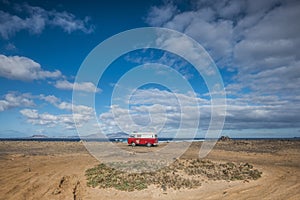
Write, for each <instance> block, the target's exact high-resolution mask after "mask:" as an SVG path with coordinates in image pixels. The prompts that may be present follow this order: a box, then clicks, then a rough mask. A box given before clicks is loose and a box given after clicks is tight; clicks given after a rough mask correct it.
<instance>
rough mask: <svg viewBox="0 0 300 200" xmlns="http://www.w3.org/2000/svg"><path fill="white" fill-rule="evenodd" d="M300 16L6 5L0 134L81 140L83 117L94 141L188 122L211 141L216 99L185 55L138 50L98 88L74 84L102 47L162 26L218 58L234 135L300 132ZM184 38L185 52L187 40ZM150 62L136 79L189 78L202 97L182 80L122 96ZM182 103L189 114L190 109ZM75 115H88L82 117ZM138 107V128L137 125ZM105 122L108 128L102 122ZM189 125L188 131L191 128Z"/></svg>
mask: <svg viewBox="0 0 300 200" xmlns="http://www.w3.org/2000/svg"><path fill="white" fill-rule="evenodd" d="M299 10H300V3H299V2H297V1H293V0H291V1H277V0H266V1H258V0H257V1H256V0H255V1H246V0H243V1H241V0H237V1H235V0H229V1H225V0H224V1H218V2H212V1H204V0H201V1H181V0H178V1H100V2H98V1H88V2H87V1H76V3H75V2H74V1H62V2H61V1H23V2H19V1H15V2H14V1H6V0H2V1H0V51H1V52H0V85H1V88H0V121H1V127H0V137H27V136H31V135H34V134H44V135H47V136H55V137H61V136H74V135H77V131H76V127H75V124H74V118H75V121H77V122H76V123H77V126H79V128H80V126H81V125H82V124H85V123H86V124H89V125H90V128H89V129H87V130H85V131H86V133H85V134H86V135H89V134H97V133H100V132H101V133H104V134H110V133H115V132H118V131H128V132H129V131H133V130H134V129H136V130H144V129H154V130H158V131H159V132H160V134H161V135H163V136H169V135H172V134H173V133H174V132H176V130H177V129H178V126H179V124H180V120H182V119H185V121H186V122H187V121H189V122H194V121H197V119H198V118H197V117H198V116H199V115H200V122H199V126H198V131H197V135H198V136H199V137H204V135H205V133H206V130H207V128H208V125H209V120H210V118H211V101H210V100H211V94H210V93H209V90H208V88H207V86H206V83H205V81H204V80H203V77H202V76H201V75H200V74H199V73H198V72H197V70H195V68H194V67H193V66H192V65H191V64H190V63H189V62H188V61H187V60H184V59H183V58H182V57H180V56H178V55H175V54H172V53H170V52H166V51H162V50H157V49H140V50H136V51H133V52H129V53H127V54H125V55H120V57H119V58H118V59H116V60H115V61H114V62H113V63H112V64H111V65H110V66H108V68H107V70H106V71H105V73H104V74H103V76H102V77H101V79H100V81H99V83H98V84H94V83H93V82H92V81H88V80H87V81H85V82H79V83H76V84H74V81H75V80H76V75H77V73H78V70H79V68H80V66H81V64H82V63H83V61H84V60H85V59H86V57H87V56H88V55H89V53H90V52H91V51H92V50H93V49H94V48H95V47H96V46H97V45H98V44H99V43H101V42H103V41H105V40H106V39H108V38H109V37H112V36H114V35H115V34H118V33H120V32H123V31H126V30H129V29H133V28H140V27H150V26H151V27H162V28H169V29H172V30H176V31H179V32H181V33H184V34H186V35H187V36H189V37H191V38H192V39H194V40H195V41H197V42H198V43H199V44H200V45H202V46H203V47H204V49H205V50H206V51H207V52H208V53H209V55H210V56H211V58H212V59H213V61H214V62H215V64H216V66H217V67H218V69H219V71H220V74H221V76H222V79H223V82H224V86H225V90H226V97H227V98H226V101H227V105H226V108H227V114H226V118H225V123H224V128H223V131H222V134H223V135H229V136H232V137H295V136H298V137H299V136H300V114H299V113H300V90H299V85H300V66H299V65H300V54H299V47H300V29H299V26H298V25H297V24H298V22H297V20H298V19H299V17H300V12H299ZM171 39H172V38H171ZM176 42H178V47H177V48H180V47H181V48H183V49H182V50H183V51H185V49H184V48H185V46H184V43H181V42H180V41H175V42H174V43H175V44H176ZM108 51H114V49H113V47H112V49H108ZM99 60H101V55H100V56H99ZM147 63H148V64H149V63H150V64H151V63H152V65H150V67H149V68H147V67H146V68H145V69H144V70H142V71H140V74H139V76H136V77H134V79H145V77H149V76H156V77H155V78H156V79H159V80H172V78H174V77H175V75H174V74H176V72H178V73H179V74H180V75H181V76H182V78H183V79H182V80H185V81H186V82H187V83H189V84H190V85H191V87H192V89H193V91H183V90H182V87H181V86H182V85H181V83H176V81H175V82H174V85H173V86H174V88H173V89H171V88H167V87H165V86H164V85H159V84H156V83H149V84H146V85H143V86H141V87H139V88H135V89H134V90H132V91H131V93H132V96H131V97H130V98H129V99H130V102H129V105H125V104H124V105H123V104H122V103H120V101H117V100H115V99H112V94H113V90H114V89H115V88H122V87H123V86H124V85H120V84H118V82H119V81H120V79H121V77H122V76H124V74H127V73H129V72H130V70H134V69H136V68H137V67H138V66H140V65H143V64H147ZM153 63H160V64H162V65H165V66H168V67H169V69H168V68H165V67H162V66H155V65H153ZM141 69H143V68H141ZM175 71H176V72H175ZM73 89H74V90H75V91H77V92H80V94H82V95H83V96H84V95H89V94H95V100H96V101H95V102H96V103H95V106H94V107H90V106H88V105H79V104H76V102H75V103H74V105H73V108H72V91H73ZM176 89H177V90H176ZM124 90H129V88H124ZM191 92H193V94H194V95H195V96H193V95H191ZM178 99H180V100H182V102H184V109H186V111H188V112H187V113H180V111H181V110H182V108H180V105H179V103H178ZM193 102H196V104H197V105H194V104H193ZM195 106H198V107H199V110H197V109H196V107H195ZM72 110H73V111H74V112H76V114H77V115H76V116H74V118H73V116H72ZM128 110H129V111H128ZM126 112H129V113H130V119H131V120H133V123H134V124H130V123H129V122H128V120H129V119H128V116H127V115H126V114H124V113H126ZM93 116H96V118H97V120H98V123H97V124H95V123H94V122H91V118H92V117H93ZM162 122H164V123H162ZM183 126H184V131H185V132H186V133H188V132H189V130H190V129H189V128H191V127H190V126H191V124H190V123H184V125H183Z"/></svg>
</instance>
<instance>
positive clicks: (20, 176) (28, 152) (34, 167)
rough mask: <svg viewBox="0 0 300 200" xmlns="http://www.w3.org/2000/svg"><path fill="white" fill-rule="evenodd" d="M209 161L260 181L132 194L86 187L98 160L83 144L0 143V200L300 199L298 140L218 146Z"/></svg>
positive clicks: (192, 153) (221, 182)
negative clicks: (248, 169) (255, 173)
mask: <svg viewBox="0 0 300 200" xmlns="http://www.w3.org/2000/svg"><path fill="white" fill-rule="evenodd" d="M119 145H121V146H122V148H125V149H126V148H130V147H128V146H126V145H125V144H119ZM200 145H201V143H193V144H192V145H191V147H190V148H189V150H188V151H187V152H186V153H185V154H184V155H183V156H182V157H183V158H195V157H196V156H197V154H198V151H199V146H200ZM137 148H138V149H136V151H147V150H148V148H146V147H137ZM178 148H180V144H178ZM131 150H132V149H131ZM151 150H153V149H151ZM154 150H155V149H154ZM206 159H209V160H212V161H216V162H221V161H222V162H229V161H230V162H236V163H239V162H249V163H251V164H252V165H254V167H255V168H257V169H259V170H260V171H261V172H262V177H261V178H259V179H258V180H250V181H248V180H247V181H225V180H216V181H207V180H206V181H203V183H202V184H201V186H199V187H198V188H195V189H181V190H174V189H168V190H167V191H164V190H162V189H161V188H157V187H156V186H154V185H151V186H149V187H148V188H147V189H145V190H141V191H134V192H125V191H119V190H116V189H114V188H109V189H99V188H91V187H87V180H86V177H85V170H86V169H89V168H92V167H93V166H95V165H97V164H99V161H98V160H96V159H95V158H94V157H92V156H91V155H90V154H89V153H88V152H87V151H86V150H85V148H84V147H83V145H82V144H81V143H79V142H5V141H2V142H0V160H1V162H0V177H1V178H0V184H1V187H0V194H1V196H0V199H3V200H4V199H5V200H6V199H77V200H78V199H299V196H300V190H299V188H300V141H281V140H276V141H226V142H219V143H218V144H217V145H216V146H215V148H214V149H213V151H212V152H211V153H210V154H209V155H208V157H207V158H206Z"/></svg>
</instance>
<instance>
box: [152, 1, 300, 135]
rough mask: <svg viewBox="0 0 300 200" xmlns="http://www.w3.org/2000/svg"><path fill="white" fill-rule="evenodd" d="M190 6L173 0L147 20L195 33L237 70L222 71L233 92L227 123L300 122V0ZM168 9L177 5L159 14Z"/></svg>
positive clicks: (277, 124)
mask: <svg viewBox="0 0 300 200" xmlns="http://www.w3.org/2000/svg"><path fill="white" fill-rule="evenodd" d="M190 6H191V9H185V10H183V11H180V9H177V6H176V5H175V4H172V5H170V4H165V5H164V6H156V7H155V9H153V8H152V9H150V10H149V14H148V18H147V22H148V23H149V24H150V25H154V24H151V23H152V22H160V24H158V23H157V25H159V26H162V27H167V28H172V29H175V30H178V31H181V32H183V33H186V34H188V35H190V36H192V37H193V38H194V39H196V40H197V41H198V42H199V43H200V44H201V45H203V46H204V47H205V49H206V50H208V52H209V53H210V55H211V56H212V58H213V59H214V60H215V61H216V63H217V65H219V67H222V68H225V69H226V70H228V71H230V73H232V74H234V75H228V74H227V72H224V73H223V75H224V76H226V81H227V82H226V83H225V85H227V86H226V90H227V94H229V95H230V98H228V99H227V102H228V117H227V119H226V123H225V127H226V128H233V129H239V128H241V129H251V128H254V129H255V128H264V127H266V128H287V127H299V121H300V119H299V109H298V108H299V104H300V103H299V102H300V101H299V98H298V96H299V95H300V93H299V92H300V91H299V87H298V85H300V68H299V65H300V53H299V49H300V26H298V25H297V24H298V19H299V18H300V12H299V10H300V3H299V1H296V0H291V1H282V0H267V1H259V0H254V1H247V0H244V1H239V0H230V1H218V2H211V1H198V2H197V3H194V4H193V5H190ZM167 7H170V8H168V9H167ZM174 7H175V8H174ZM171 8H172V9H171ZM178 8H179V7H178ZM153 10H155V12H154V14H153V13H152V12H153ZM157 10H159V11H157ZM164 10H173V13H172V14H168V15H170V16H172V17H170V18H168V19H166V18H165V17H164V15H163V14H161V15H159V13H163V11H164ZM149 18H153V19H149ZM169 39H172V38H169ZM173 44H176V42H175V41H173ZM179 44H180V45H181V44H182V45H183V46H182V48H183V49H188V48H186V47H185V46H184V45H185V44H184V43H179V42H177V45H178V46H179ZM178 48H180V46H179V47H178ZM187 51H189V49H188V50H187ZM231 95H232V96H233V97H231Z"/></svg>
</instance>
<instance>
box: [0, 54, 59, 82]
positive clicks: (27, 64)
mask: <svg viewBox="0 0 300 200" xmlns="http://www.w3.org/2000/svg"><path fill="white" fill-rule="evenodd" d="M61 76H62V74H61V72H60V71H59V70H56V71H53V72H50V71H46V70H43V69H42V68H41V65H40V64H39V63H37V62H35V61H34V60H32V59H30V58H27V57H23V56H5V55H1V54H0V77H4V78H8V79H12V80H22V81H32V80H40V79H46V78H54V79H56V78H59V77H61Z"/></svg>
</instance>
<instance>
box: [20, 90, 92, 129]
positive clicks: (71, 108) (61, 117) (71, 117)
mask: <svg viewBox="0 0 300 200" xmlns="http://www.w3.org/2000/svg"><path fill="white" fill-rule="evenodd" d="M34 98H38V99H40V100H44V101H46V102H48V103H50V104H51V105H53V106H55V107H56V108H58V109H59V110H62V111H67V112H72V113H66V114H50V113H46V112H45V113H39V111H38V110H37V109H28V108H26V109H22V110H20V113H21V114H22V115H23V116H24V117H26V119H27V122H29V123H31V124H33V125H41V126H46V127H54V126H56V125H59V126H62V127H63V128H65V129H72V130H74V129H75V128H76V127H75V122H76V125H77V126H78V127H80V126H82V125H83V124H84V123H87V122H88V121H89V120H90V119H91V116H92V114H93V113H94V110H93V108H91V107H88V106H85V105H76V104H72V103H69V102H65V101H61V100H60V99H59V98H57V97H56V96H54V95H43V94H41V95H39V96H36V97H34Z"/></svg>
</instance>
